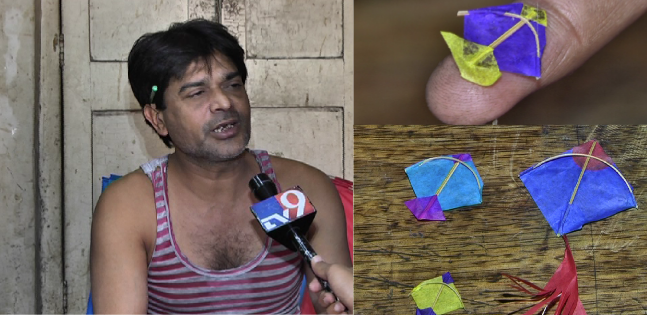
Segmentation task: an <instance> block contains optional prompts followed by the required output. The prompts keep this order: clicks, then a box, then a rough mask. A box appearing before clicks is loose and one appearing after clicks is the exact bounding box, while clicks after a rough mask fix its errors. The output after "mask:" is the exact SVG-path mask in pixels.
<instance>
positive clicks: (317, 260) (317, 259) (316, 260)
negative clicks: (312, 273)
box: [312, 255, 323, 264]
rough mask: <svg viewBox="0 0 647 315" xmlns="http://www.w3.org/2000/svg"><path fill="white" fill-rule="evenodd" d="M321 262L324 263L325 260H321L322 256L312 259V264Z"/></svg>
mask: <svg viewBox="0 0 647 315" xmlns="http://www.w3.org/2000/svg"><path fill="white" fill-rule="evenodd" d="M320 261H323V259H322V258H321V256H319V255H317V256H314V257H312V263H313V264H316V263H318V262H320Z"/></svg>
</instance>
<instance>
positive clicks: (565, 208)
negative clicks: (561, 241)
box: [519, 141, 637, 235]
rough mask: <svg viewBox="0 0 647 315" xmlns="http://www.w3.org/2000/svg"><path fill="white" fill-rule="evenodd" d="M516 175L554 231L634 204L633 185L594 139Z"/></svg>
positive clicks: (579, 225)
mask: <svg viewBox="0 0 647 315" xmlns="http://www.w3.org/2000/svg"><path fill="white" fill-rule="evenodd" d="M519 177H520V178H521V181H522V182H523V184H524V185H525V186H526V188H527V189H528V192H530V195H531V196H532V198H533V199H534V200H535V203H537V206H538V207H539V209H540V210H541V212H542V213H543V214H544V217H545V218H546V220H547V221H548V223H549V224H550V227H551V228H553V230H554V231H555V233H557V235H564V234H567V233H570V232H573V231H575V230H579V229H581V228H582V226H583V225H584V224H586V223H589V222H594V221H598V220H602V219H604V218H607V217H610V216H612V215H614V214H616V213H618V212H620V211H623V210H626V209H629V208H635V207H637V205H636V198H635V197H634V194H633V188H632V187H631V185H629V182H627V180H626V179H625V178H624V176H622V174H621V173H620V171H619V170H618V168H617V166H616V165H615V164H614V163H613V160H611V158H610V157H609V156H608V155H607V154H606V153H605V152H604V150H603V149H602V146H600V145H599V143H598V142H596V141H589V142H586V143H584V144H582V145H580V146H577V147H574V148H573V149H571V150H568V151H566V152H564V153H563V154H560V155H558V156H554V157H551V158H548V159H546V160H544V161H543V162H540V163H539V164H537V165H535V166H533V167H531V168H529V169H527V170H525V171H523V172H521V174H520V175H519Z"/></svg>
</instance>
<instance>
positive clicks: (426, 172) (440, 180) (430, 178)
mask: <svg viewBox="0 0 647 315" xmlns="http://www.w3.org/2000/svg"><path fill="white" fill-rule="evenodd" d="M404 171H405V172H406V173H407V176H408V177H409V181H410V182H411V187H413V192H414V193H415V194H416V197H417V198H416V199H412V200H408V201H406V202H405V204H406V205H407V207H409V209H410V210H411V212H412V213H413V215H415V216H416V218H417V219H418V220H441V221H442V220H445V216H444V215H443V213H442V211H446V210H450V209H454V208H459V207H464V206H471V205H477V204H480V203H481V202H482V192H483V180H482V179H481V176H480V175H479V173H478V171H477V170H476V166H475V165H474V162H473V161H472V156H471V155H469V154H467V153H463V154H455V155H444V156H439V157H434V158H429V159H426V160H423V161H420V162H418V163H416V164H413V165H411V166H409V167H407V168H406V169H405V170H404Z"/></svg>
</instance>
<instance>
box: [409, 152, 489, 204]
mask: <svg viewBox="0 0 647 315" xmlns="http://www.w3.org/2000/svg"><path fill="white" fill-rule="evenodd" d="M439 159H443V160H452V161H454V166H452V169H451V170H449V174H447V176H446V177H445V180H443V183H442V184H440V187H438V190H436V195H440V192H441V191H443V188H445V186H446V185H447V182H448V181H449V178H450V177H452V175H454V171H456V168H457V167H458V165H461V164H462V165H464V166H465V167H467V168H468V169H469V170H470V171H471V172H472V174H473V175H474V178H475V179H476V183H477V184H478V185H479V189H483V187H481V181H479V177H478V175H476V172H475V171H474V170H473V169H472V168H471V167H470V166H469V165H467V163H465V162H463V161H461V160H459V159H457V158H455V157H451V156H437V157H433V158H428V159H426V160H424V161H422V162H420V163H418V165H423V164H425V163H427V162H429V161H433V160H439Z"/></svg>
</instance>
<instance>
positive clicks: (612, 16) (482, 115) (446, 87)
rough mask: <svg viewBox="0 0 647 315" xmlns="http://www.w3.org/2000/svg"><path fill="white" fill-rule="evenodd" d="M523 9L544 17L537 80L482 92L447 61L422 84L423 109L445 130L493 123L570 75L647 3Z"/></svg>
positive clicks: (513, 78) (548, 4)
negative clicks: (424, 88)
mask: <svg viewBox="0 0 647 315" xmlns="http://www.w3.org/2000/svg"><path fill="white" fill-rule="evenodd" d="M528 5H531V6H538V7H539V8H541V9H544V10H546V13H547V16H548V26H547V28H546V48H545V50H544V55H543V56H542V60H541V62H542V78H541V79H540V80H536V79H535V78H532V77H525V76H522V75H518V74H514V73H508V72H503V73H502V75H501V78H500V79H499V81H497V82H496V83H495V84H494V85H492V86H489V87H483V86H479V85H477V84H474V83H471V82H468V81H466V80H464V79H463V78H462V77H461V75H460V72H459V70H458V67H457V66H456V63H455V62H454V60H453V59H452V58H451V56H450V57H447V58H445V59H444V60H443V61H442V62H441V63H440V65H439V66H438V67H437V68H436V70H434V72H433V73H432V74H431V77H430V78H429V81H428V83H427V105H428V106H429V109H430V110H431V111H432V112H433V113H434V115H435V116H436V117H437V118H438V119H440V120H441V121H443V122H445V123H450V124H483V123H486V122H488V121H492V120H494V119H497V118H498V117H499V116H501V115H503V114H504V113H505V112H507V111H508V110H510V109H511V108H512V107H513V106H514V105H516V104H517V102H519V101H520V100H522V99H523V98H524V97H526V96H528V95H529V94H530V93H532V92H534V91H536V90H538V89H540V88H542V87H544V86H546V85H549V84H551V83H553V82H555V81H557V80H559V79H560V78H562V77H564V76H565V75H567V74H568V73H570V72H572V71H573V70H575V69H576V68H577V67H579V66H580V65H581V64H582V63H584V62H585V61H586V60H587V59H588V58H589V57H591V55H593V54H594V53H595V52H596V51H598V50H599V49H600V48H602V46H604V45H605V44H606V43H607V42H609V41H610V40H611V39H612V38H613V37H615V36H616V35H617V34H618V33H619V32H620V31H622V30H623V29H624V28H626V27H627V26H628V25H630V24H631V23H632V22H634V21H635V20H636V19H637V18H638V17H640V16H641V15H642V14H643V13H644V12H645V10H647V0H637V1H623V0H572V1H561V0H535V1H533V2H532V3H529V4H528ZM438 36H440V35H438Z"/></svg>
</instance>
